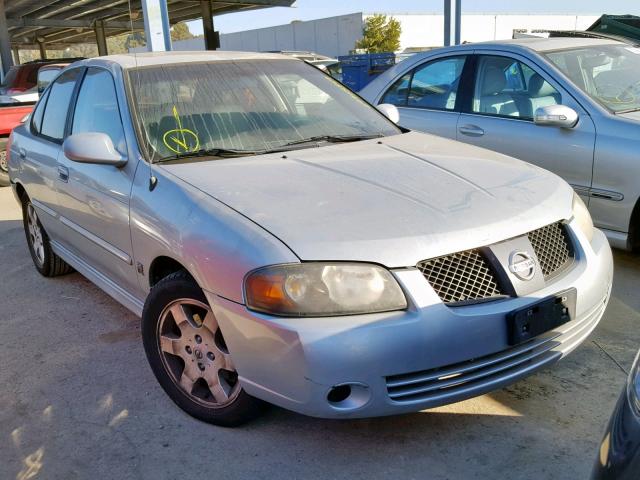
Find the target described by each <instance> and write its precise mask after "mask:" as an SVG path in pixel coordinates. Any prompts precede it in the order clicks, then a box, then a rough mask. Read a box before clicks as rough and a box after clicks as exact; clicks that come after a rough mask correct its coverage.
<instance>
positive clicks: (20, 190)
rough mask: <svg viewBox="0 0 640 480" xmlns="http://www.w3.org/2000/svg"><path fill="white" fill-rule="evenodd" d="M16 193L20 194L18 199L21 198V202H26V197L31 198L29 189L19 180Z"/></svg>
mask: <svg viewBox="0 0 640 480" xmlns="http://www.w3.org/2000/svg"><path fill="white" fill-rule="evenodd" d="M15 188H16V190H15V192H16V195H17V196H18V199H19V200H20V202H21V203H24V201H25V199H28V198H29V195H28V194H27V190H26V188H24V185H22V183H20V182H17V183H16V187H15Z"/></svg>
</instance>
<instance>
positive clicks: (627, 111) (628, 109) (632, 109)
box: [616, 107, 640, 114]
mask: <svg viewBox="0 0 640 480" xmlns="http://www.w3.org/2000/svg"><path fill="white" fill-rule="evenodd" d="M638 110H640V107H635V108H627V109H626V110H618V111H616V114H618V113H631V112H637V111H638Z"/></svg>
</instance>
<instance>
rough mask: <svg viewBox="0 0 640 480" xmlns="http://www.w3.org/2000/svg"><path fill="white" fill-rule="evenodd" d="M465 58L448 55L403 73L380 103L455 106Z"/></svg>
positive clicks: (442, 107)
mask: <svg viewBox="0 0 640 480" xmlns="http://www.w3.org/2000/svg"><path fill="white" fill-rule="evenodd" d="M464 62H465V57H447V58H443V59H439V60H434V61H432V62H429V63H427V64H423V65H420V66H419V67H417V68H415V69H414V70H413V71H411V72H409V73H406V74H405V75H403V76H402V77H400V78H399V79H398V80H397V81H396V82H395V83H394V84H393V85H392V86H391V88H390V89H389V90H388V91H387V92H386V93H385V94H384V96H383V97H382V100H381V101H380V103H391V104H393V105H396V106H398V107H405V106H409V107H419V108H430V109H436V110H453V109H454V108H455V105H456V94H457V91H458V84H459V83H460V76H461V75H462V69H463V68H464Z"/></svg>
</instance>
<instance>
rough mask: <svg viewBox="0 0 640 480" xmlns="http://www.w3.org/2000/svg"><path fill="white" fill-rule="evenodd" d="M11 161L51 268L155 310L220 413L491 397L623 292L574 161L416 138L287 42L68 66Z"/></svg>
mask: <svg viewBox="0 0 640 480" xmlns="http://www.w3.org/2000/svg"><path fill="white" fill-rule="evenodd" d="M9 171H10V178H11V182H12V185H13V189H14V192H15V194H16V197H17V198H18V200H19V201H20V202H21V203H22V205H23V213H24V227H25V232H26V237H27V243H28V246H29V250H30V252H31V256H32V258H33V261H34V264H35V266H36V268H37V269H38V271H39V272H40V273H42V274H43V275H44V276H47V277H50V276H54V275H59V274H62V273H66V272H69V271H70V270H71V268H72V267H73V268H75V269H76V270H78V271H79V272H80V273H82V274H83V275H85V276H86V277H87V278H89V279H90V280H91V281H93V282H94V283H95V284H96V285H98V286H99V287H100V288H102V289H103V290H104V291H105V292H107V293H108V294H109V295H111V296H112V297H113V298H115V299H116V300H118V301H119V302H121V303H122V304H123V305H125V306H126V307H127V308H129V309H130V310H131V311H133V312H135V313H136V314H138V315H141V316H142V337H143V343H144V347H145V352H146V354H147V358H148V360H149V363H150V365H151V368H152V370H153V372H154V374H155V376H156V378H157V379H158V381H159V383H160V384H161V386H162V387H163V389H164V390H165V391H166V392H167V394H168V395H169V396H170V397H171V398H172V399H173V401H174V402H175V403H176V404H177V405H179V406H180V407H181V408H183V409H184V410H185V411H186V412H188V413H189V414H191V415H193V416H195V417H197V418H199V419H202V420H205V421H208V422H212V423H216V424H220V425H237V424H239V423H241V422H242V421H245V420H247V419H249V418H250V417H252V416H253V415H255V414H256V413H258V412H259V411H260V406H261V405H262V401H266V402H270V403H273V404H276V405H280V406H282V407H285V408H289V409H291V410H294V411H297V412H301V413H304V414H308V415H314V416H319V417H332V418H349V417H366V416H375V415H390V414H396V413H401V412H408V411H416V410H420V409H423V408H428V407H433V406H437V405H442V404H446V403H450V402H456V401H459V400H462V399H465V398H469V397H472V396H475V395H480V394H482V393H485V392H487V391H490V390H493V389H496V388H500V387H502V386H504V385H507V384H509V383H512V382H514V381H516V380H517V379H520V378H523V377H525V376H526V375H529V374H531V373H533V372H535V371H536V370H538V369H540V368H542V367H544V366H547V365H549V364H551V363H553V362H555V361H557V360H558V359H560V358H561V357H563V356H564V355H566V354H568V353H569V352H570V351H572V350H573V349H574V348H576V347H577V346H578V345H579V344H580V343H581V342H582V341H584V339H585V338H586V337H587V336H588V335H589V334H590V332H591V331H592V330H593V329H594V328H595V327H596V325H597V324H598V322H599V321H600V318H601V317H602V314H603V312H604V309H605V306H606V304H607V301H608V299H609V294H610V289H611V281H612V268H613V267H612V256H611V250H610V248H609V245H608V243H607V241H606V238H605V236H604V235H603V234H602V232H600V231H599V230H597V229H595V228H594V227H593V224H592V222H591V218H590V216H589V213H588V211H587V209H586V207H585V205H584V204H583V202H582V201H581V200H580V199H579V197H577V196H576V195H575V194H574V192H573V190H572V189H571V187H570V186H569V185H568V184H567V183H566V182H564V181H563V180H562V179H560V178H559V177H557V176H555V175H554V174H552V173H549V172H547V171H545V170H543V169H541V168H538V167H535V166H532V165H529V164H527V163H524V162H520V161H518V160H514V159H512V158H509V157H506V156H504V155H501V154H498V153H494V152H491V151H488V150H484V149H480V148H476V147H473V146H469V145H465V144H462V143H458V142H454V141H451V140H448V139H443V138H440V137H436V136H432V135H426V134H422V133H405V134H403V133H402V131H401V130H400V129H399V128H398V127H397V126H396V125H395V124H393V123H392V122H390V121H389V120H388V119H387V118H386V117H385V116H383V115H382V114H381V113H380V112H378V111H377V110H375V109H374V108H372V107H371V106H370V105H369V104H367V103H366V102H364V101H363V100H361V99H360V98H358V97H357V96H356V95H354V94H353V93H352V92H350V91H349V90H348V89H347V88H346V87H344V86H342V85H340V84H339V83H338V82H336V81H334V80H332V79H331V78H329V77H328V76H327V75H325V74H324V73H322V72H320V71H318V69H316V68H314V67H312V66H310V65H307V64H305V63H304V62H302V61H300V60H296V59H291V58H287V57H284V56H280V55H265V54H263V55H260V54H243V53H238V52H200V53H177V52H176V53H162V54H160V53H158V54H139V55H122V56H112V57H101V58H98V59H92V60H86V61H82V62H78V63H75V64H73V65H71V66H70V67H69V68H67V69H66V70H65V71H64V72H63V73H62V74H61V75H60V76H59V77H58V78H57V79H56V80H55V81H54V82H53V83H52V84H51V85H50V86H49V87H48V89H47V90H46V91H45V92H44V94H43V96H42V97H41V99H40V101H39V103H38V104H37V106H36V108H35V110H34V112H33V114H32V116H31V120H30V122H29V123H28V124H26V125H22V126H20V127H18V128H16V129H15V130H14V132H13V136H12V141H11V148H10V155H9ZM42 331H43V332H46V325H45V326H43V328H42ZM123 367H124V365H123Z"/></svg>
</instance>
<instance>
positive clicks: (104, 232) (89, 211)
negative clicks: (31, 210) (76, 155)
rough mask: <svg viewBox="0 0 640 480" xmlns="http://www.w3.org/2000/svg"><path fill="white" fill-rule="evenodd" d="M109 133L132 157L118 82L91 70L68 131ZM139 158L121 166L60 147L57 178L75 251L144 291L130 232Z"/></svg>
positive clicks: (122, 282)
mask: <svg viewBox="0 0 640 480" xmlns="http://www.w3.org/2000/svg"><path fill="white" fill-rule="evenodd" d="M84 132H98V133H105V134H107V135H108V136H109V137H110V138H111V140H112V142H113V145H114V146H115V148H116V149H117V150H118V151H119V152H120V153H121V154H123V155H125V156H126V155H127V145H126V142H125V135H124V129H123V126H122V120H121V116H120V111H119V107H118V98H117V94H116V90H115V84H114V80H113V77H112V75H111V73H110V72H109V71H108V70H105V69H102V68H97V67H89V68H88V69H87V70H86V73H85V75H84V78H83V80H82V83H81V85H80V89H79V91H78V94H77V100H76V102H75V109H74V110H73V111H72V115H71V119H70V129H69V134H70V135H73V134H74V133H84ZM135 166H136V162H133V161H129V162H127V164H125V166H124V167H122V168H117V167H114V166H112V165H99V164H90V163H79V162H74V161H71V160H69V159H68V158H67V157H66V156H65V155H64V152H63V151H61V152H60V155H59V157H58V168H59V170H60V172H61V174H60V175H59V176H58V179H57V191H58V202H59V204H60V215H61V222H62V223H63V225H64V226H65V228H66V235H65V238H66V239H67V242H66V245H65V246H67V247H68V248H69V249H70V250H71V251H72V252H73V253H74V254H76V255H78V256H79V257H80V258H81V259H82V260H84V261H85V262H86V263H88V264H89V265H90V266H91V267H93V268H94V269H95V270H97V271H98V272H99V273H101V274H102V275H104V276H106V277H107V278H108V279H109V280H111V281H113V282H114V283H116V284H117V285H118V286H120V287H122V288H124V289H125V290H127V291H129V292H135V291H137V290H138V289H139V285H138V282H137V278H136V273H135V267H134V265H133V254H132V247H131V235H130V231H129V196H130V192H131V185H132V180H133V175H134V173H135Z"/></svg>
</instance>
